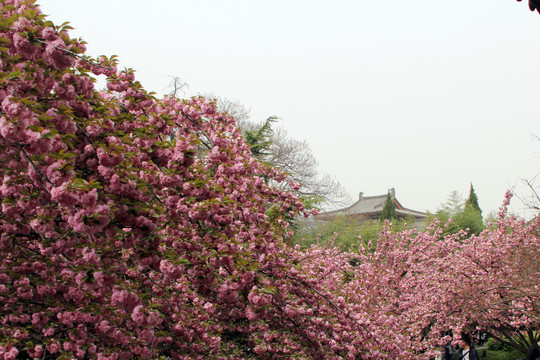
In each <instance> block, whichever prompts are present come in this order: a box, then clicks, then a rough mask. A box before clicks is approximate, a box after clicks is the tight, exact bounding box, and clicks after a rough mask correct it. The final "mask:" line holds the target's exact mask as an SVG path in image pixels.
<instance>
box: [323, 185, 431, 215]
mask: <svg viewBox="0 0 540 360" xmlns="http://www.w3.org/2000/svg"><path fill="white" fill-rule="evenodd" d="M389 192H390V196H391V197H392V200H393V201H394V204H395V205H396V214H397V215H398V216H400V217H414V218H416V219H420V218H421V219H424V218H425V217H426V213H424V212H421V211H416V210H411V209H407V208H406V207H404V206H403V205H401V203H400V202H399V201H398V200H397V199H396V195H395V190H394V189H393V188H392V189H390V190H389ZM386 197H387V194H384V195H376V196H364V193H360V196H359V198H358V201H357V202H355V203H354V204H352V205H351V206H349V207H346V208H343V209H339V210H334V211H329V212H325V213H321V214H320V215H322V217H325V216H337V215H354V216H358V215H365V216H369V217H373V216H375V215H380V214H381V213H382V209H383V207H384V203H385V202H386Z"/></svg>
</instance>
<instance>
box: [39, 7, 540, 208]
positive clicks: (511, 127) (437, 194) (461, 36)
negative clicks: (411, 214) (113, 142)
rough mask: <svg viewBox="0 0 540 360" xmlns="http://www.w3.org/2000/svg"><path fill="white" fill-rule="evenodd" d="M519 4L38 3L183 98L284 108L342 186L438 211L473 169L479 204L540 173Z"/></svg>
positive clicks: (255, 108)
mask: <svg viewBox="0 0 540 360" xmlns="http://www.w3.org/2000/svg"><path fill="white" fill-rule="evenodd" d="M526 2H527V0H525V1H524V2H523V3H518V2H516V1H514V0H452V1H435V0H413V1H403V0H385V1H374V0H354V1H353V0H332V1H321V0H310V1H304V0H286V1H285V0H272V1H268V0H189V1H186V0H153V1H140V0H129V1H128V0H108V1H104V0H92V1H86V0H85V1H82V0H41V1H39V0H38V3H39V4H41V8H42V11H43V12H44V13H46V14H49V15H50V19H52V20H53V21H54V22H55V23H62V22H64V21H69V22H71V25H72V26H73V27H75V28H76V30H75V31H74V32H73V33H72V34H73V35H74V36H77V37H83V38H84V39H85V40H86V41H87V42H88V43H89V44H88V50H89V51H88V53H89V54H90V55H92V56H97V55H100V54H106V55H113V54H116V55H118V56H119V57H120V61H121V65H122V66H125V67H131V68H134V69H135V70H137V79H138V80H140V81H141V82H142V83H143V85H144V86H145V88H146V89H148V90H153V91H156V92H157V93H158V94H163V93H165V92H167V91H168V89H167V86H168V84H169V83H170V76H179V77H180V78H181V79H182V80H183V81H185V82H187V83H188V84H189V89H187V91H186V96H191V95H194V94H197V93H213V94H215V95H218V96H220V97H224V98H228V99H231V100H234V101H238V102H240V103H242V104H243V105H245V106H246V107H248V108H250V109H251V117H252V120H256V121H262V120H264V119H266V118H267V117H268V116H271V115H276V116H278V117H280V118H281V119H282V124H283V126H284V128H285V129H286V130H287V131H288V132H289V134H290V135H291V137H294V138H297V139H300V140H306V141H307V142H308V143H309V145H310V146H311V149H312V150H313V153H314V155H315V157H316V159H317V160H318V162H319V170H320V171H321V172H323V173H328V174H331V175H333V176H334V177H335V178H336V179H337V180H338V181H339V182H340V183H341V184H342V185H343V186H344V187H345V188H346V189H347V191H348V192H349V193H350V195H351V197H352V198H353V199H356V198H357V196H358V193H359V192H360V191H362V192H364V194H365V195H366V196H369V195H380V194H385V193H386V191H387V190H388V189H389V188H392V187H394V188H395V189H396V196H397V198H398V200H399V201H400V202H401V203H402V204H403V205H404V206H406V207H409V208H412V209H415V210H420V211H424V210H430V211H435V210H436V209H437V207H438V206H439V205H440V204H441V203H442V202H444V201H445V200H446V199H447V198H448V195H449V194H450V192H452V191H453V190H457V191H459V192H460V193H461V194H462V195H463V196H464V197H466V196H467V195H468V191H469V184H470V182H472V183H473V185H474V187H475V190H476V193H477V195H478V197H479V202H480V206H481V207H482V209H483V210H484V213H485V214H486V213H488V212H490V211H492V210H497V209H498V208H499V206H500V204H501V203H502V201H503V197H504V193H505V191H506V189H508V188H512V187H514V186H516V191H517V192H518V193H519V194H520V195H521V196H523V197H527V196H529V195H530V192H529V191H527V189H526V187H525V186H523V185H522V183H521V182H520V180H519V179H520V178H528V179H532V178H534V177H535V176H536V175H537V174H538V173H540V142H539V141H538V140H536V139H534V138H533V135H539V136H540V121H539V120H540V96H539V95H540V15H538V14H537V13H531V12H530V11H529V9H528V7H527V4H526ZM536 185H537V187H538V186H540V179H539V181H538V182H537V183H536ZM512 210H513V211H514V212H515V213H517V214H519V215H522V216H525V217H530V214H528V213H525V212H524V211H523V206H522V204H521V203H520V201H519V200H518V199H515V200H514V205H513V209H512Z"/></svg>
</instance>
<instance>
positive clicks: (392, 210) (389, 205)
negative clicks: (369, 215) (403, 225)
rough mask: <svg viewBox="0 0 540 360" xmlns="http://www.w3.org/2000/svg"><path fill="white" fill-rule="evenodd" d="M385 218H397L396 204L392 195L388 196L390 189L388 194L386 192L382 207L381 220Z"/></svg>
mask: <svg viewBox="0 0 540 360" xmlns="http://www.w3.org/2000/svg"><path fill="white" fill-rule="evenodd" d="M386 219H388V220H395V219H397V213H396V204H395V203H394V200H393V199H392V196H390V191H389V192H388V194H386V201H385V203H384V207H383V209H382V213H381V221H384V220H386Z"/></svg>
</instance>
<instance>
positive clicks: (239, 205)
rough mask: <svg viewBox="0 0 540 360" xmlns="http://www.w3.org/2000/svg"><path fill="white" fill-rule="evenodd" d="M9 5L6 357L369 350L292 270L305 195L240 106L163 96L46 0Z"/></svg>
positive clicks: (1, 185)
mask: <svg viewBox="0 0 540 360" xmlns="http://www.w3.org/2000/svg"><path fill="white" fill-rule="evenodd" d="M0 16H1V22H0V50H1V51H0V169H1V172H0V200H1V203H2V205H1V210H0V234H1V235H0V324H1V325H0V359H14V358H16V357H17V356H28V357H31V358H35V357H39V358H58V357H62V358H80V359H82V358H97V359H131V358H136V357H140V358H157V357H159V356H165V357H169V358H176V359H184V358H200V359H208V358H230V359H242V358H246V357H249V356H252V355H253V356H255V354H257V355H258V356H260V357H263V358H265V357H283V358H288V357H289V356H290V354H293V353H295V354H297V355H298V356H302V354H304V356H312V355H313V354H314V355H313V356H319V357H336V358H340V357H345V356H349V358H351V356H354V354H355V353H357V352H358V351H357V350H354V351H353V352H352V353H350V354H351V355H347V354H346V353H345V352H344V350H343V347H342V346H340V345H336V344H335V343H336V340H335V336H334V335H332V334H331V333H333V332H334V331H335V330H334V327H335V326H334V323H333V322H332V323H328V322H327V321H326V320H321V319H323V318H322V317H323V316H326V315H325V314H327V313H328V314H329V313H330V311H329V310H328V309H327V304H328V303H329V302H328V300H329V299H326V298H324V297H318V296H313V295H314V294H315V291H319V290H316V286H314V285H310V284H309V281H307V280H303V278H302V276H304V277H307V275H302V276H301V274H298V275H295V276H293V275H291V274H292V273H294V272H293V262H295V261H296V262H297V263H298V261H297V260H295V258H296V257H298V256H299V255H298V254H296V253H295V252H294V251H293V250H291V249H289V248H288V247H287V246H286V245H285V239H284V237H286V236H288V234H289V232H288V231H287V226H288V225H289V222H288V220H290V219H291V218H292V217H293V216H296V214H298V213H303V212H304V211H305V210H304V208H303V205H302V203H301V202H300V201H299V200H298V199H297V198H296V197H295V196H294V195H292V194H291V193H290V192H287V191H284V190H279V189H278V188H276V187H275V186H271V185H270V184H273V183H279V182H280V181H282V180H284V179H285V176H284V175H283V174H280V173H279V172H278V171H276V170H275V169H273V168H271V167H268V166H267V165H265V164H263V163H260V162H258V161H257V160H255V159H254V158H253V157H252V155H251V151H250V149H249V147H248V146H247V145H246V144H245V143H244V141H243V139H242V134H241V132H240V130H239V129H238V128H237V126H236V122H235V120H234V119H233V118H231V117H230V116H229V115H228V114H226V113H220V112H219V111H218V110H217V109H216V106H215V104H214V103H213V102H212V101H210V100H207V99H204V98H191V99H184V100H180V99H177V98H174V97H165V98H163V99H157V98H155V97H154V96H153V95H152V94H151V93H148V92H147V91H146V90H144V88H143V87H142V86H141V84H140V83H139V82H138V81H136V80H135V74H134V71H133V70H131V69H125V70H118V69H117V67H116V64H117V62H116V60H115V58H114V57H111V58H106V57H99V58H98V59H92V58H90V57H88V56H87V55H85V43H84V41H82V40H80V39H72V38H71V37H70V36H69V29H70V28H69V25H67V24H63V25H61V26H57V25H55V24H54V23H52V22H51V21H48V20H47V19H46V17H45V16H44V15H43V14H42V13H41V12H40V9H39V7H38V6H37V5H36V4H35V2H34V1H32V0H5V1H2V3H1V4H0ZM98 75H104V76H105V77H106V81H107V89H106V90H105V91H101V92H100V91H97V90H96V89H95V88H94V84H95V78H96V77H97V76H98ZM292 187H293V188H294V187H296V185H295V184H293V185H292ZM270 210H271V211H270ZM284 229H285V231H284ZM334 319H337V318H335V316H334ZM337 320H339V319H337ZM337 320H336V321H337ZM339 326H341V325H339ZM351 326H352V325H351ZM353 327H354V326H353ZM336 329H337V328H336ZM340 331H341V330H340ZM343 331H344V330H343ZM339 336H343V335H339ZM327 345H331V346H327ZM340 354H341V355H340Z"/></svg>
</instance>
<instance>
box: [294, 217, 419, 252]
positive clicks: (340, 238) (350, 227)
mask: <svg viewBox="0 0 540 360" xmlns="http://www.w3.org/2000/svg"><path fill="white" fill-rule="evenodd" d="M383 226H384V223H382V222H380V221H377V220H369V219H364V220H359V219H356V218H353V217H349V216H345V215H341V216H337V217H335V218H333V219H330V220H325V221H321V220H317V218H315V219H312V218H310V219H308V220H306V221H303V222H299V224H298V227H297V228H296V230H295V234H294V238H293V243H294V244H298V245H300V246H301V247H302V248H304V249H305V248H309V247H310V246H311V245H321V246H328V245H334V246H338V247H339V248H340V249H341V250H343V251H358V248H359V246H364V247H368V246H369V247H370V248H371V249H375V248H376V246H377V239H378V238H379V235H380V233H381V231H382V229H383ZM413 227H414V219H413V218H408V219H405V220H395V221H393V222H392V233H398V232H400V231H403V230H408V229H412V228H413Z"/></svg>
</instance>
